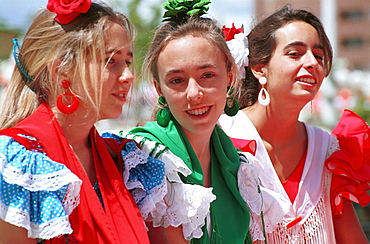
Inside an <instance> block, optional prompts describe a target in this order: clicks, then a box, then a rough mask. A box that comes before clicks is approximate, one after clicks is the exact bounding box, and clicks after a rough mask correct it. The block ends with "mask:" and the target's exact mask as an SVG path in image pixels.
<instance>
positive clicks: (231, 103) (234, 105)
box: [224, 86, 240, 116]
mask: <svg viewBox="0 0 370 244" xmlns="http://www.w3.org/2000/svg"><path fill="white" fill-rule="evenodd" d="M233 93H234V87H233V86H229V87H228V92H227V95H228V97H227V98H226V104H225V108H224V112H225V114H227V115H229V116H234V115H235V114H237V113H238V111H239V108H240V106H239V102H238V100H236V99H235V97H232V96H231V95H232V94H233Z"/></svg>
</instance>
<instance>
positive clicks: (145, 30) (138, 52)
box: [114, 0, 166, 73]
mask: <svg viewBox="0 0 370 244" xmlns="http://www.w3.org/2000/svg"><path fill="white" fill-rule="evenodd" d="M165 1H166V0H157V1H156V2H154V1H148V0H130V1H128V2H127V3H125V4H123V3H122V1H121V0H115V1H114V3H115V5H116V6H117V7H118V9H121V11H122V12H123V13H124V14H125V15H126V16H127V17H128V18H129V19H130V21H131V22H132V24H133V25H134V26H135V28H136V34H137V35H136V42H135V48H134V55H135V69H136V72H138V73H140V72H141V67H142V63H143V59H144V56H145V54H146V52H147V50H148V47H149V44H150V42H151V40H152V38H153V34H154V31H155V29H156V28H157V27H158V26H159V25H160V24H161V21H162V15H163V12H164V9H163V3H164V2H165ZM148 2H151V4H150V3H148ZM148 12H150V14H147V13H148Z"/></svg>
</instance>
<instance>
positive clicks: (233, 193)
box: [130, 120, 251, 244]
mask: <svg viewBox="0 0 370 244" xmlns="http://www.w3.org/2000/svg"><path fill="white" fill-rule="evenodd" d="M130 133H131V134H135V135H139V136H143V137H145V138H148V139H149V140H152V141H157V142H159V143H161V144H163V145H165V146H166V147H168V148H169V149H170V150H171V151H172V153H174V154H175V155H176V156H178V157H180V158H181V159H182V160H183V161H184V162H185V164H186V165H187V166H188V167H189V168H190V169H191V171H192V174H190V175H189V176H187V177H184V176H182V180H183V181H184V182H185V183H189V184H197V185H203V172H202V167H201V165H200V163H199V160H198V158H197V156H196V155H195V153H194V150H193V148H192V146H191V145H190V143H189V141H188V140H187V138H186V136H185V134H184V132H183V131H182V129H181V127H180V125H179V124H178V123H177V121H175V120H172V121H170V123H169V124H168V126H167V127H161V126H159V125H158V124H157V122H148V123H146V124H145V126H144V127H138V128H134V129H133V130H131V131H130ZM239 165H240V160H239V155H238V153H237V151H236V149H235V147H234V146H233V144H232V142H231V141H230V139H229V138H228V136H227V135H226V134H225V133H224V132H223V131H222V129H221V128H220V127H218V126H215V129H214V130H213V132H212V135H211V179H212V187H213V193H214V194H215V195H216V200H215V201H214V202H212V203H211V224H212V228H211V230H212V234H211V237H209V234H208V232H207V229H206V226H204V227H203V228H202V230H203V233H204V235H203V236H202V237H201V238H200V239H192V240H191V243H193V244H208V243H232V244H239V243H240V244H242V243H251V240H250V235H249V211H248V208H247V206H246V203H245V202H244V200H243V199H242V197H241V196H240V194H239V190H238V184H237V172H238V168H239Z"/></svg>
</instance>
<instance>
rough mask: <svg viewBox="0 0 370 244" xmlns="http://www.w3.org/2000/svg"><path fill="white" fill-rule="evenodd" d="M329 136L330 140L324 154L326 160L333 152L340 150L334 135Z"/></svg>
mask: <svg viewBox="0 0 370 244" xmlns="http://www.w3.org/2000/svg"><path fill="white" fill-rule="evenodd" d="M330 136H331V140H330V141H331V142H330V146H329V149H328V152H327V154H326V158H328V157H329V156H330V155H332V154H333V153H334V152H336V151H338V150H340V146H339V141H338V139H337V137H336V136H335V135H330Z"/></svg>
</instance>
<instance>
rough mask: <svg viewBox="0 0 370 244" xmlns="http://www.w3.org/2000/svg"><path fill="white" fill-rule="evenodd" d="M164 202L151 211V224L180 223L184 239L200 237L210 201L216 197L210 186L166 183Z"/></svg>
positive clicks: (175, 224) (165, 225) (155, 225)
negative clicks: (166, 192)
mask: <svg viewBox="0 0 370 244" xmlns="http://www.w3.org/2000/svg"><path fill="white" fill-rule="evenodd" d="M167 189H168V194H167V195H166V197H165V204H166V205H162V206H161V207H160V208H158V209H157V211H155V212H153V213H152V219H153V226H154V227H158V226H163V227H165V228H166V227H168V226H170V225H171V226H174V227H178V226H180V225H182V229H183V234H184V237H185V239H186V240H191V239H192V238H200V237H201V236H202V235H203V231H202V229H201V228H202V227H203V226H204V225H205V219H206V216H207V214H208V213H209V211H210V203H211V202H212V201H214V200H215V199H216V196H215V195H214V194H213V193H212V188H205V187H203V186H199V185H190V184H184V183H176V182H172V183H170V182H169V183H168V185H167Z"/></svg>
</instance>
